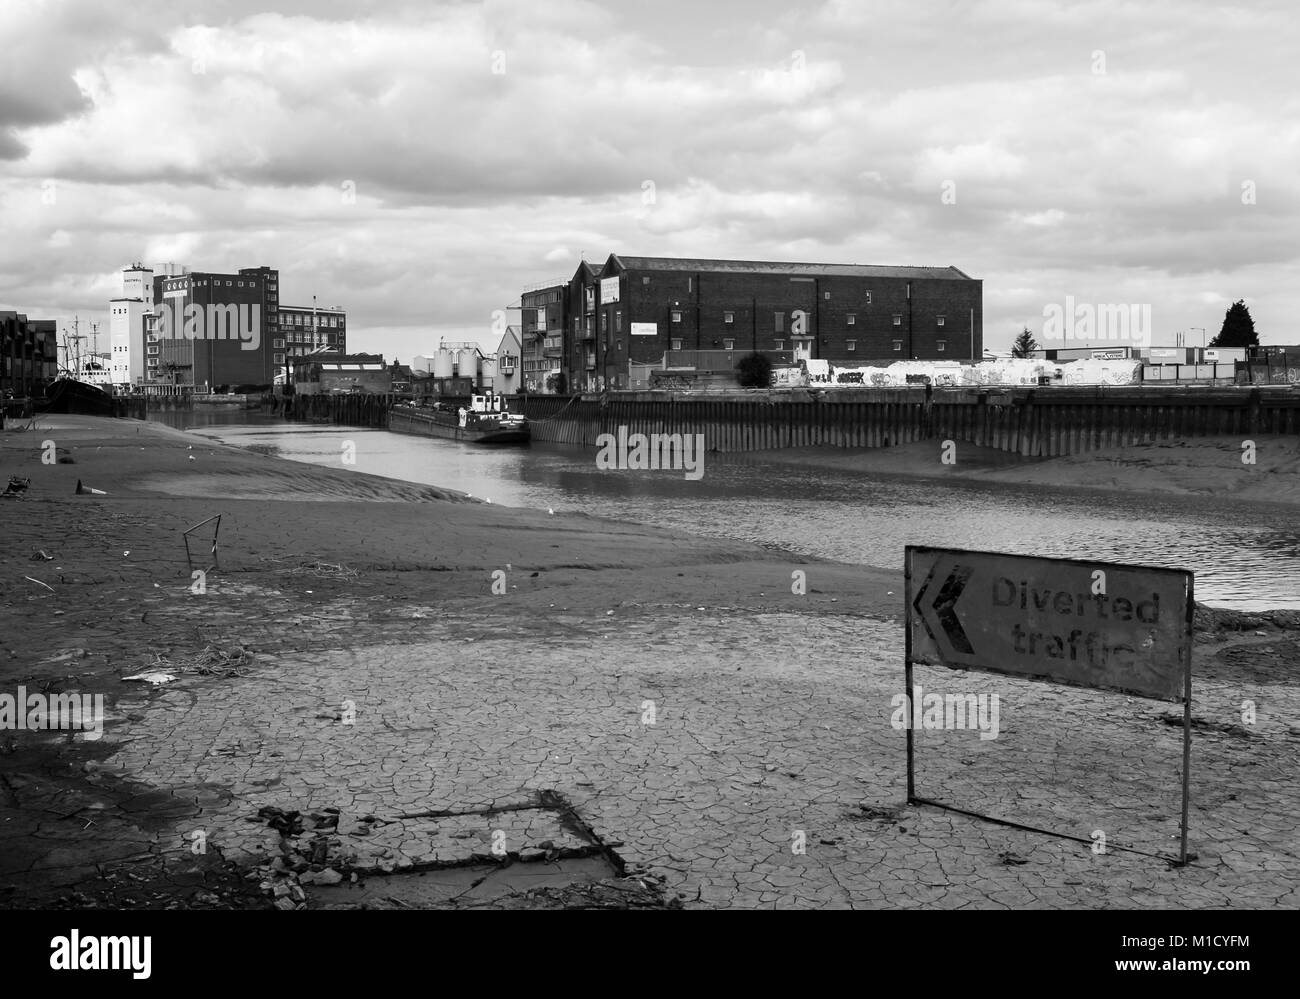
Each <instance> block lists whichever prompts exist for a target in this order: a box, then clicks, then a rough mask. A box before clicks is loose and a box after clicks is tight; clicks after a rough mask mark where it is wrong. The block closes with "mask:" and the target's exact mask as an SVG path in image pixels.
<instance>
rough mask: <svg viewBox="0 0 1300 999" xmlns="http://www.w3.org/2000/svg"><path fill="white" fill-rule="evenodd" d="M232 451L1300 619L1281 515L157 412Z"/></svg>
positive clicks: (1296, 526) (743, 536) (854, 554)
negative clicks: (1144, 574)
mask: <svg viewBox="0 0 1300 999" xmlns="http://www.w3.org/2000/svg"><path fill="white" fill-rule="evenodd" d="M155 418H157V419H159V420H161V421H162V422H165V423H168V424H169V425H171V426H175V427H181V428H184V429H187V430H192V431H193V432H195V433H200V434H204V435H206V436H210V437H213V438H215V439H218V440H221V441H223V442H225V443H227V444H233V445H236V446H239V447H245V448H250V449H255V450H258V451H262V452H265V453H268V454H273V455H277V456H279V457H282V458H288V459H291V460H293V461H304V462H311V463H314V464H320V465H332V466H334V467H336V468H337V467H345V466H344V465H343V461H342V456H343V452H344V442H345V441H350V442H352V443H353V444H354V445H355V465H352V466H348V467H352V468H355V469H356V470H357V471H361V472H370V473H372V474H375V475H383V476H386V477H388V478H394V479H402V480H405V481H408V482H419V483H423V484H426V485H436V486H444V487H447V488H450V489H458V490H461V491H463V492H467V493H470V494H471V495H473V496H478V497H482V498H485V499H490V500H491V501H492V502H493V503H500V504H503V505H507V506H520V507H530V508H533V509H546V508H548V507H549V508H551V509H554V510H555V512H556V513H560V512H563V511H574V510H578V511H582V512H585V513H588V514H592V515H594V516H600V517H610V518H613V519H617V520H630V521H637V522H640V523H645V524H654V525H658V526H662V527H667V528H675V529H679V530H684V531H690V532H693V533H695V534H703V535H708V536H712V537H727V538H737V539H740V540H743V541H753V542H757V543H760V544H763V545H768V546H772V547H778V548H785V549H789V550H791V551H795V552H800V553H803V554H807V555H817V556H821V557H824V558H832V559H836V560H838V561H843V562H852V563H859V564H864V565H872V566H880V567H883V568H889V569H901V568H902V565H903V546H904V545H908V544H922V545H933V546H936V547H944V548H970V549H978V550H983V551H1005V552H1013V553H1017V554H1025V555H1045V556H1051V557H1061V558H1081V559H1099V560H1105V561H1111V562H1129V563H1137V564H1144V565H1157V566H1169V567H1171V568H1179V569H1190V570H1192V571H1193V572H1195V573H1196V597H1197V600H1199V601H1200V602H1202V603H1207V604H1212V605H1214V606H1219V607H1234V608H1237V609H1240V610H1260V609H1271V608H1300V515H1298V514H1297V511H1296V510H1295V508H1294V507H1289V506H1285V505H1282V504H1254V503H1242V502H1240V501H1237V500H1215V499H1212V498H1204V497H1196V498H1188V497H1181V496H1178V497H1149V496H1144V497H1136V496H1133V495H1120V494H1106V493H1100V492H1093V493H1088V494H1087V495H1082V494H1078V493H1072V492H1070V491H1069V490H1065V489H1056V488H1048V487H1041V486H1010V485H1005V484H996V485H991V484H971V483H952V482H945V483H943V484H942V485H937V484H935V483H933V482H923V481H917V480H909V479H901V478H896V479H891V478H881V477H878V476H870V475H867V474H863V473H855V472H847V471H840V470H834V471H827V470H819V469H813V468H808V467H798V466H790V465H784V464H779V463H774V462H771V461H767V460H764V459H763V458H762V457H761V456H758V455H752V454H734V455H731V454H708V455H707V456H706V459H705V468H706V474H705V475H704V477H703V478H701V479H699V480H696V481H688V480H687V479H686V478H685V477H684V475H683V474H682V473H681V472H671V473H670V472H609V471H598V470H597V468H596V464H595V452H594V451H592V450H586V449H583V448H577V447H567V446H562V445H553V444H536V443H535V444H532V445H531V446H529V447H526V448H512V447H503V448H491V447H481V446H474V445H470V444H458V443H456V442H454V441H446V440H440V439H430V438H424V437H413V436H409V435H406V434H394V433H389V432H388V431H386V430H363V429H360V428H352V427H334V426H321V425H318V424H301V423H285V422H283V421H279V420H275V419H272V418H269V417H266V416H263V415H262V414H260V413H256V412H248V411H244V412H238V413H221V412H215V413H205V412H198V411H196V412H177V413H159V414H156V415H155Z"/></svg>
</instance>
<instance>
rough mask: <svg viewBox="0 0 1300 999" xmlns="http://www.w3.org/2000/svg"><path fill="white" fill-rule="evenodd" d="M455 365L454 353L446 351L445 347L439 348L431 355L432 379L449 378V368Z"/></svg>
mask: <svg viewBox="0 0 1300 999" xmlns="http://www.w3.org/2000/svg"><path fill="white" fill-rule="evenodd" d="M455 363H456V354H455V352H454V351H450V350H447V349H446V348H445V347H439V348H438V353H436V354H434V355H433V377H435V378H450V377H451V374H452V372H451V368H452V365H453V364H455Z"/></svg>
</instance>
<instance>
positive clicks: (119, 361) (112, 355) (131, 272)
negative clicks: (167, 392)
mask: <svg viewBox="0 0 1300 999" xmlns="http://www.w3.org/2000/svg"><path fill="white" fill-rule="evenodd" d="M152 314H153V269H152V268H150V267H145V266H144V265H143V264H140V263H134V264H132V265H131V266H130V267H128V268H126V269H125V270H124V271H122V297H121V298H114V299H111V300H110V301H109V303H108V339H109V379H110V380H111V381H112V383H113V385H114V386H117V387H118V388H120V389H127V388H131V387H135V386H138V385H140V384H142V383H143V382H144V374H145V354H146V344H145V322H146V318H145V317H146V316H149V315H152Z"/></svg>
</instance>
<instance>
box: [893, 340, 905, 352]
mask: <svg viewBox="0 0 1300 999" xmlns="http://www.w3.org/2000/svg"><path fill="white" fill-rule="evenodd" d="M894 349H895V350H902V349H903V341H902V340H895V341H894Z"/></svg>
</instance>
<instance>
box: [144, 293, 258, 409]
mask: <svg viewBox="0 0 1300 999" xmlns="http://www.w3.org/2000/svg"><path fill="white" fill-rule="evenodd" d="M279 283H280V273H279V271H277V270H274V269H273V268H270V267H246V268H243V269H241V270H240V271H238V272H237V273H235V274H215V273H207V272H197V271H196V272H192V273H186V274H179V275H173V274H164V275H156V276H155V277H154V279H153V287H154V293H153V311H154V313H155V318H154V320H153V325H152V327H150V328H149V331H148V332H147V334H146V351H145V372H146V375H145V377H146V381H150V382H161V383H171V384H178V385H193V386H196V387H198V388H201V389H204V388H206V389H215V388H217V387H219V386H223V385H270V384H271V383H272V381H273V380H274V377H275V371H276V367H277V366H280V367H283V365H284V351H283V350H278V351H277V350H275V349H274V347H273V342H274V339H275V335H274V334H275V333H276V331H277V330H278V329H279V304H278V302H279Z"/></svg>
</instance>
